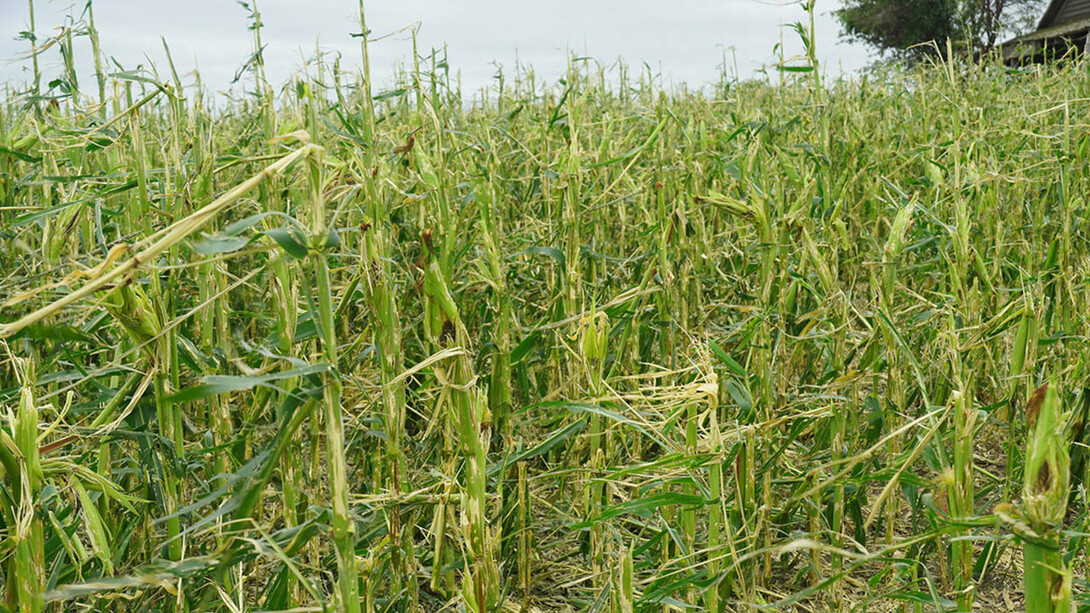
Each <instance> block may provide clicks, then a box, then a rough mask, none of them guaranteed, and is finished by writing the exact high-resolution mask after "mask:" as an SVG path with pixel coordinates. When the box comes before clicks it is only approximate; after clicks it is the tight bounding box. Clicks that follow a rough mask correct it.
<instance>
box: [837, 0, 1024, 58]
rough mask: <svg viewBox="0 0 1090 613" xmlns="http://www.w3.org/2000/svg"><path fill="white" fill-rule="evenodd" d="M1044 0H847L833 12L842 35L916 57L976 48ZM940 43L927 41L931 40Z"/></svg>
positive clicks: (1020, 25) (1013, 27) (1018, 25)
mask: <svg viewBox="0 0 1090 613" xmlns="http://www.w3.org/2000/svg"><path fill="white" fill-rule="evenodd" d="M1043 4H1044V0H845V1H844V2H843V5H842V7H841V8H840V9H838V10H837V11H835V13H834V14H835V15H836V17H837V18H838V19H839V20H840V23H841V25H842V26H843V28H844V30H843V35H844V36H846V37H847V38H849V39H852V40H858V41H862V42H864V43H866V44H868V45H870V46H872V47H874V48H876V49H878V50H879V51H881V52H883V53H890V54H893V55H894V56H896V57H902V58H909V59H913V58H920V57H922V56H926V55H928V54H931V53H934V52H935V51H936V49H942V48H944V46H945V41H946V39H947V38H949V39H951V40H953V41H955V43H956V44H957V45H958V48H959V49H961V50H964V51H970V52H973V53H980V52H984V51H987V50H988V49H991V48H992V47H994V46H995V44H996V43H997V42H998V41H999V40H1000V36H1002V35H1005V34H1013V33H1016V32H1017V31H1018V30H1020V29H1024V28H1026V27H1028V26H1030V25H1031V24H1032V23H1033V22H1034V19H1033V18H1032V16H1034V15H1036V16H1040V14H1041V12H1040V11H1041V10H1042V9H1043ZM932 41H934V42H936V43H938V45H930V44H928V43H930V42H932Z"/></svg>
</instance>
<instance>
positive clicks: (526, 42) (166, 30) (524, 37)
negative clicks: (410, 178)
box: [0, 0, 873, 95]
mask: <svg viewBox="0 0 1090 613" xmlns="http://www.w3.org/2000/svg"><path fill="white" fill-rule="evenodd" d="M838 1H839V0H818V3H817V7H818V13H819V15H818V22H817V31H818V34H817V39H818V40H817V43H818V50H819V52H820V57H821V59H822V61H823V62H824V64H825V66H824V70H825V72H827V74H830V75H832V76H837V75H840V74H842V73H852V72H854V71H856V70H858V69H859V68H861V67H862V66H865V65H866V64H867V63H868V62H869V61H871V60H872V59H873V58H872V57H869V56H868V53H867V50H866V49H864V48H862V47H860V46H858V45H848V44H845V43H842V42H840V41H839V40H838V38H839V37H838V33H839V29H838V25H837V23H836V21H835V19H834V18H833V17H832V16H831V15H830V12H831V11H832V10H834V9H835V8H836V6H837V3H838ZM84 4H85V1H84V0H36V2H35V11H36V16H35V20H36V26H37V30H38V37H39V39H40V40H41V39H44V38H48V36H50V35H51V33H53V32H54V28H55V27H56V26H59V25H61V24H63V23H64V21H65V15H66V14H70V13H71V14H74V15H75V16H76V18H77V19H78V17H79V14H80V13H81V11H82V8H83V6H84ZM365 6H366V11H367V20H368V27H369V28H370V29H371V31H372V37H378V36H383V35H386V34H389V33H391V32H395V31H397V30H399V29H401V28H403V27H405V26H409V25H411V24H414V23H418V22H419V24H420V29H419V46H420V49H421V51H422V52H426V51H427V50H429V49H431V48H432V47H442V45H443V44H444V43H446V44H447V47H448V50H449V57H450V65H451V69H452V71H459V70H460V71H461V76H462V83H463V88H464V92H465V93H466V94H467V95H470V94H472V92H473V91H475V90H476V89H478V88H480V87H483V86H486V85H488V84H489V82H490V79H491V77H492V75H494V74H495V72H496V64H497V63H498V64H500V65H502V66H504V68H505V72H510V70H511V69H512V68H513V66H514V64H515V58H516V56H517V57H518V59H519V61H520V62H521V63H523V64H529V65H532V66H533V68H534V70H535V72H536V73H537V75H538V76H539V78H543V79H545V80H548V81H550V82H553V81H555V80H556V79H557V78H558V77H560V76H562V74H563V72H564V66H565V63H566V58H567V53H568V50H570V51H572V52H575V53H578V54H579V55H589V56H591V57H594V58H596V59H597V60H599V61H600V62H602V63H603V64H606V65H610V64H612V63H613V62H614V61H615V60H616V59H617V58H618V57H623V58H624V59H625V60H626V62H628V63H629V64H630V65H632V66H633V67H634V70H633V71H635V70H636V69H638V67H639V65H640V64H641V63H642V62H646V63H647V64H648V65H650V66H651V67H652V68H653V69H654V70H655V71H656V72H660V73H661V75H662V77H663V80H664V83H666V84H669V83H670V82H673V83H681V82H684V83H687V84H688V85H689V86H690V87H694V88H696V87H700V86H703V85H705V84H708V83H710V82H713V81H714V80H715V79H716V77H717V75H718V66H719V65H720V64H721V63H722V59H723V57H724V54H726V57H727V58H728V62H729V63H730V64H731V65H733V64H734V61H735V58H736V59H737V64H738V68H739V72H740V73H741V76H742V77H749V76H752V75H753V74H754V73H755V72H756V71H758V70H760V69H761V67H762V66H771V65H772V64H773V63H774V62H775V60H776V54H775V51H774V47H775V45H776V44H777V43H778V42H780V41H781V39H782V40H783V41H784V43H785V48H786V49H787V50H788V53H787V54H788V55H791V54H792V53H798V52H799V51H800V49H801V45H800V44H799V43H798V41H797V36H796V35H795V34H794V32H792V31H791V30H790V29H789V28H787V27H786V25H787V24H790V23H792V22H795V21H799V20H802V19H805V13H804V12H803V10H802V8H800V6H799V4H798V2H777V1H774V0H667V1H662V0H658V1H653V0H535V1H530V0H366V1H365ZM94 7H95V21H96V25H97V26H98V30H99V31H100V33H101V39H102V46H103V50H104V52H105V53H106V55H107V56H112V57H114V58H116V59H117V61H118V62H119V63H120V64H121V65H122V66H124V67H125V68H126V69H131V68H135V67H136V66H137V65H140V64H143V65H145V66H147V65H148V64H149V62H151V63H154V65H156V66H157V67H158V68H159V69H160V71H161V73H162V74H163V75H164V76H165V75H166V74H167V71H168V68H167V65H166V60H165V54H164V52H163V48H162V44H161V42H160V40H159V37H160V35H162V36H163V37H165V38H166V40H167V42H168V43H169V45H170V48H171V53H172V55H173V56H174V60H175V63H176V64H177V66H178V69H179V71H180V72H181V73H183V78H184V79H185V78H186V77H185V75H186V74H191V71H192V70H193V68H194V67H198V68H199V69H200V72H201V76H202V79H203V80H204V82H205V83H206V84H207V85H208V86H209V87H210V88H211V89H213V90H214V91H226V90H227V89H228V88H229V87H230V82H231V79H232V77H233V76H234V75H235V73H236V71H237V70H238V68H239V67H240V66H241V65H242V63H243V62H245V61H246V58H247V57H249V55H250V53H251V50H252V38H251V33H250V32H249V30H247V25H248V21H247V13H246V11H245V10H244V9H243V8H242V7H241V6H239V5H238V3H236V2H235V1H233V0H183V1H177V0H174V1H169V2H168V1H166V0H96V1H95V3H94ZM258 7H259V9H260V11H261V15H262V21H263V22H264V24H265V29H264V30H263V32H262V36H263V39H264V42H265V43H266V45H267V48H266V52H265V58H266V59H265V61H266V65H267V72H268V77H269V80H270V82H271V83H273V84H274V85H279V84H282V83H284V82H286V80H287V79H288V78H290V77H291V75H292V74H293V73H295V72H296V71H298V70H299V69H300V68H301V67H302V66H303V64H304V63H305V61H306V59H307V58H311V57H313V56H314V54H315V50H316V49H320V50H322V51H323V52H332V53H340V54H341V58H342V59H341V62H342V67H344V68H346V69H347V68H349V67H353V68H354V67H356V66H358V64H359V57H360V51H359V43H358V39H355V38H352V37H351V33H353V32H358V31H359V26H358V22H357V10H358V0H294V1H293V0H258ZM28 15H29V13H28V9H27V2H26V0H0V83H3V82H10V83H13V84H21V83H23V82H25V81H26V80H27V79H29V76H28V75H29V72H28V67H29V65H30V64H29V61H27V60H20V59H18V58H19V57H20V56H22V55H24V54H25V53H26V51H27V49H28V45H27V43H26V42H25V41H22V40H16V37H17V36H18V35H19V32H20V31H22V30H25V29H26V28H27V26H28V24H29V17H28ZM76 54H77V62H78V63H79V64H80V65H81V67H82V70H84V71H89V70H90V68H89V67H90V55H91V54H90V44H89V42H88V41H87V39H86V38H81V39H78V42H77V49H76ZM411 54H412V46H411V42H410V38H409V36H408V35H407V34H405V33H401V34H394V35H392V36H390V37H388V38H385V39H383V40H381V41H378V42H376V43H374V44H373V45H372V74H373V77H374V80H375V81H376V83H377V84H378V86H379V88H381V86H382V84H383V83H389V82H390V80H391V75H392V74H393V71H394V68H395V66H397V65H398V64H399V63H400V64H405V63H407V62H409V58H411ZM516 54H517V55H516ZM61 70H62V66H61V62H60V56H59V54H58V53H57V52H56V49H55V48H54V49H53V50H50V52H48V54H47V55H46V56H45V57H44V58H43V67H42V72H43V82H48V81H49V80H51V79H52V78H54V77H56V76H57V75H59V74H60V73H61ZM452 74H455V73H454V72H452ZM186 80H187V81H188V80H189V79H186ZM92 83H93V80H92V79H91V78H90V77H89V76H87V77H84V78H83V79H82V80H81V88H82V89H84V90H85V91H89V92H90V91H93V89H94V87H93V85H92Z"/></svg>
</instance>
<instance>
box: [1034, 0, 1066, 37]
mask: <svg viewBox="0 0 1090 613" xmlns="http://www.w3.org/2000/svg"><path fill="white" fill-rule="evenodd" d="M1063 4H1064V0H1052V3H1051V4H1049V5H1048V9H1047V10H1046V11H1045V14H1044V16H1043V17H1041V21H1040V22H1039V23H1038V24H1037V29H1038V30H1043V29H1045V28H1047V27H1049V26H1051V25H1052V22H1053V21H1055V19H1056V15H1057V14H1058V13H1059V12H1060V9H1061V8H1063Z"/></svg>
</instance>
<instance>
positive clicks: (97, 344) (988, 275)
mask: <svg viewBox="0 0 1090 613" xmlns="http://www.w3.org/2000/svg"><path fill="white" fill-rule="evenodd" d="M811 10H812V6H811ZM252 19H253V25H254V27H253V28H252V36H253V37H254V55H253V57H252V58H251V60H250V61H249V62H247V64H246V66H245V67H244V68H245V71H244V72H243V73H242V75H243V79H245V80H247V81H246V82H248V83H249V85H248V86H247V89H248V95H246V96H245V97H241V98H235V99H230V100H226V101H224V100H221V99H217V98H216V97H215V96H214V95H213V94H211V93H209V92H208V91H207V90H206V89H205V88H204V87H203V85H202V84H201V82H200V77H199V75H196V77H195V78H192V79H188V78H187V80H188V81H190V84H187V85H184V84H183V79H182V78H181V77H180V76H179V75H178V74H177V73H176V72H175V70H174V68H173V63H171V65H169V66H165V67H160V68H161V69H165V70H163V71H162V72H157V71H153V70H139V71H138V70H130V71H126V70H123V69H121V68H120V67H118V66H116V65H111V64H110V63H109V62H107V61H106V59H105V57H106V56H105V53H104V51H103V50H102V49H101V47H100V41H99V40H98V37H97V33H96V30H95V28H94V22H93V14H92V13H90V12H86V13H85V14H84V20H83V21H80V22H77V23H74V24H70V27H68V28H65V29H61V30H60V31H59V34H57V35H56V36H55V37H54V38H51V39H48V40H45V39H44V38H39V39H37V40H36V41H35V42H34V49H33V50H32V51H33V53H32V57H31V58H28V59H26V60H25V61H26V62H28V63H30V62H33V70H32V72H31V74H32V75H33V80H32V81H31V82H30V83H28V84H26V85H25V86H24V85H23V84H14V83H9V84H7V85H6V92H7V93H6V96H5V97H4V102H3V103H2V105H0V439H2V440H0V476H2V479H0V594H2V595H3V596H2V597H0V611H8V612H12V613H14V612H19V613H39V612H42V611H179V612H190V611H224V612H232V613H233V612H242V611H281V610H290V611H323V612H324V611H337V612H349V613H356V612H360V611H364V612H367V613H371V612H374V611H414V612H415V611H467V612H472V613H484V612H494V611H512V612H517V611H527V612H552V611H571V612H575V611H588V612H595V611H603V612H610V613H632V612H636V611H644V612H648V611H655V612H663V613H666V612H670V611H686V610H697V611H757V610H782V611H904V612H910V611H911V612H912V613H919V612H924V611H974V610H984V611H1019V610H1025V611H1030V612H1031V613H1033V612H1050V613H1054V612H1059V611H1064V612H1066V611H1070V610H1075V609H1076V608H1077V607H1081V609H1080V610H1087V609H1090V585H1088V584H1087V580H1086V576H1087V569H1088V561H1090V538H1088V537H1090V535H1088V534H1087V533H1088V532H1090V530H1088V528H1090V526H1088V515H1087V512H1088V502H1090V501H1088V498H1087V490H1086V477H1087V464H1086V456H1087V453H1086V451H1087V443H1088V442H1090V434H1088V433H1086V431H1085V429H1084V426H1085V423H1086V419H1087V413H1088V411H1090V379H1088V374H1090V344H1088V340H1090V338H1088V335H1090V331H1088V328H1087V317H1088V314H1090V237H1088V234H1087V232H1088V229H1090V228H1088V224H1090V206H1088V202H1087V198H1088V196H1090V123H1088V121H1087V118H1088V117H1090V72H1088V71H1087V64H1085V63H1083V62H1080V61H1075V60H1071V61H1066V62H1061V63H1058V64H1055V65H1049V66H1038V67H1033V68H1027V69H1017V70H1016V69H1008V68H1004V67H1003V66H1002V65H1000V64H998V63H996V62H992V61H985V62H983V63H982V64H974V63H968V62H967V61H965V60H962V59H958V58H956V57H952V56H947V57H946V58H945V59H942V60H935V61H933V62H930V63H928V64H927V65H923V66H919V67H916V68H911V69H908V68H901V69H898V68H887V69H876V70H874V71H871V72H869V73H867V74H866V75H863V76H857V77H854V78H852V79H843V80H833V79H830V78H828V77H827V76H823V75H824V68H823V67H821V66H819V65H818V63H817V60H816V55H815V54H814V53H812V44H809V43H808V48H809V49H810V51H811V52H810V54H809V55H808V56H807V58H805V61H804V63H803V64H800V65H797V66H792V69H791V70H787V71H785V72H784V73H783V76H782V79H780V78H776V79H752V80H743V79H738V78H735V77H733V76H731V75H729V74H727V73H724V75H723V78H722V79H721V80H720V82H718V83H717V84H715V85H714V86H709V87H708V88H705V89H704V90H702V91H699V92H698V91H691V90H687V89H686V88H684V87H664V86H663V84H662V82H661V80H660V79H656V78H655V77H654V75H652V74H650V73H649V72H647V71H633V70H630V69H629V68H627V67H625V66H620V67H614V68H612V69H608V70H607V68H606V67H604V66H602V65H600V64H598V63H596V62H594V61H592V60H587V59H580V58H572V59H571V61H570V62H569V68H568V73H567V75H566V76H565V77H564V78H563V79H561V80H559V81H558V82H555V83H545V82H543V81H541V79H540V78H539V77H538V76H536V75H535V74H534V72H533V70H532V69H530V68H528V67H521V66H520V67H518V68H517V69H516V70H514V71H513V72H512V73H510V74H507V75H498V76H497V78H496V80H495V82H494V84H493V86H492V87H491V88H490V89H489V90H488V91H484V92H463V91H461V88H460V86H459V84H458V80H457V78H456V73H453V74H452V69H451V68H450V67H449V65H448V62H447V59H446V57H445V55H444V54H443V53H441V52H426V53H425V52H418V53H415V54H414V56H413V57H412V58H411V61H410V63H409V64H408V65H406V66H405V67H403V69H402V70H401V71H400V72H399V74H398V78H397V80H396V82H395V83H393V84H383V85H384V88H382V89H380V88H379V87H377V86H374V87H373V86H372V83H371V78H370V75H369V73H368V41H367V40H366V38H361V39H360V40H361V47H360V54H361V57H360V58H353V59H352V61H351V62H349V61H348V60H347V58H341V59H335V58H329V57H324V58H323V57H318V58H315V59H314V61H312V62H311V63H310V64H308V65H307V67H306V68H305V69H304V70H303V71H302V72H301V73H300V74H299V75H298V76H297V77H296V78H295V79H294V80H293V81H292V82H290V83H288V84H285V85H284V86H283V87H282V88H280V89H274V86H273V84H270V83H268V82H267V80H266V78H265V75H264V65H263V61H262V49H263V44H262V41H261V22H260V16H259V14H258V13H257V9H256V6H254V8H253V13H252ZM360 20H361V23H360V26H361V28H362V31H364V32H366V31H367V30H366V25H365V23H363V11H362V7H361V11H360ZM32 27H33V26H32ZM810 27H811V28H812V24H811V26H810ZM798 32H799V33H800V35H801V36H803V39H804V40H808V41H811V42H812V29H811V30H810V31H809V36H810V37H811V38H809V39H808V38H807V36H808V32H807V26H806V25H805V24H800V25H799V26H798ZM108 42H109V41H104V44H106V45H107V46H108ZM76 53H89V54H92V55H93V59H94V62H95V67H96V72H95V76H96V79H95V81H94V82H92V83H90V85H88V83H87V82H86V80H85V82H84V83H80V82H79V79H78V78H77V75H76V69H75V67H74V66H75V64H74V60H73V57H74V55H75V54H76ZM167 53H168V54H169V49H167ZM49 54H59V56H60V57H61V58H62V60H63V65H64V72H63V74H62V75H61V76H60V77H58V78H57V79H55V80H54V79H52V75H43V74H41V69H40V68H39V65H38V61H39V56H42V57H45V56H46V55H49ZM342 62H343V64H344V66H342ZM349 64H351V66H352V68H351V69H349V68H347V66H348V65H349ZM356 66H362V67H363V68H362V69H357V68H356ZM387 85H388V86H389V87H385V86H387ZM470 100H472V102H470Z"/></svg>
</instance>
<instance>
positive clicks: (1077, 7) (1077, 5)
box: [1037, 0, 1090, 30]
mask: <svg viewBox="0 0 1090 613" xmlns="http://www.w3.org/2000/svg"><path fill="white" fill-rule="evenodd" d="M1088 18H1090V0H1052V2H1051V3H1049V5H1048V9H1047V10H1045V14H1044V16H1043V17H1041V22H1040V23H1039V24H1037V29H1038V30H1045V29H1048V28H1051V27H1053V26H1058V25H1063V24H1065V23H1067V22H1071V21H1078V20H1082V19H1088Z"/></svg>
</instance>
